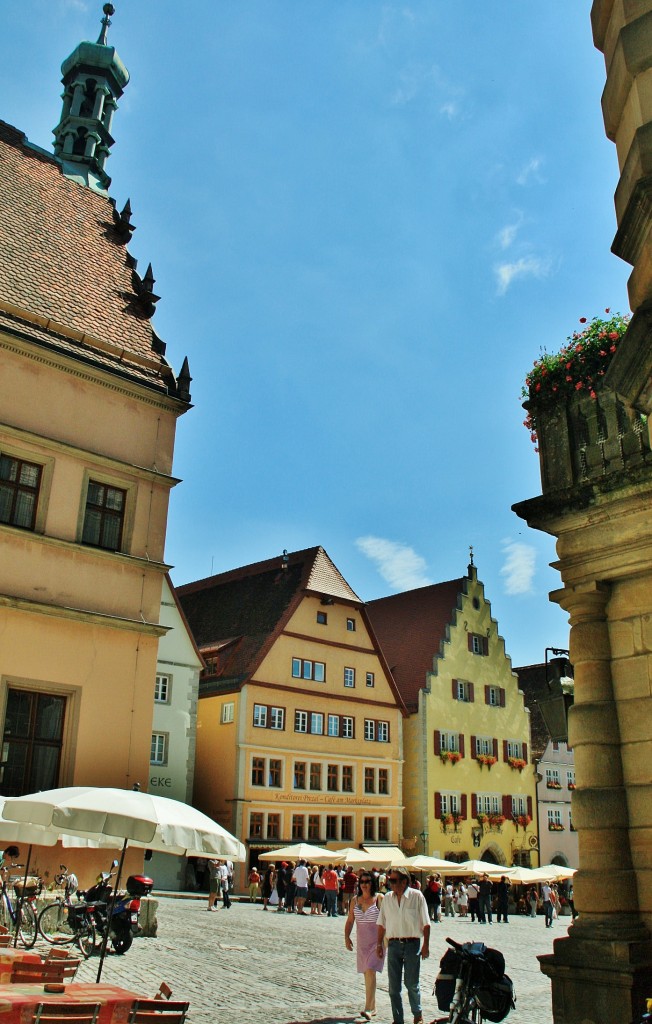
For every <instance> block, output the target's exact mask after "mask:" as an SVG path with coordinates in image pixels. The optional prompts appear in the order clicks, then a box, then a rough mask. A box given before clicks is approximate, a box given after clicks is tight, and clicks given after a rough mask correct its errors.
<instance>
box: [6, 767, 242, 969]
mask: <svg viewBox="0 0 652 1024" xmlns="http://www.w3.org/2000/svg"><path fill="white" fill-rule="evenodd" d="M2 816H3V818H4V819H6V820H8V821H17V822H23V823H26V824H28V825H41V826H43V827H45V828H51V829H53V830H55V831H59V832H61V833H64V834H69V835H73V836H80V837H81V838H83V839H86V840H91V841H93V840H95V839H96V837H109V839H114V840H115V846H116V848H118V847H120V845H122V854H121V857H120V865H119V867H118V873H117V877H116V882H115V887H114V890H113V902H112V904H111V907H110V909H109V920H110V918H111V914H112V912H113V907H114V905H115V899H116V895H117V892H118V887H119V884H120V875H121V872H122V865H123V863H124V858H125V853H126V850H127V845H128V844H129V843H130V844H131V845H132V846H137V847H139V848H141V849H143V848H144V849H150V850H156V851H160V852H162V853H173V854H181V855H184V854H185V855H186V856H195V857H200V856H209V857H220V858H223V859H227V860H232V861H243V860H245V858H246V852H245V848H244V846H243V845H242V843H241V842H239V841H238V840H237V839H236V838H235V836H232V835H231V833H230V832H227V831H226V829H224V828H222V826H221V825H218V824H217V822H215V821H213V820H212V819H211V818H209V817H207V815H205V814H202V812H201V811H198V810H196V809H195V808H194V807H190V806H189V805H188V804H184V803H181V802H180V801H179V800H171V799H169V797H164V796H156V795H153V794H151V793H141V792H140V791H139V790H132V789H110V788H108V787H107V788H102V787H96V786H70V787H68V788H64V789H51V790H45V791H44V792H42V793H28V794H27V795H26V796H18V797H9V798H7V799H6V800H5V804H4V807H3V809H2ZM55 842H56V840H55ZM107 941H108V928H107V931H106V934H105V936H104V942H103V944H102V952H101V956H100V964H99V969H98V972H97V981H98V982H99V980H100V978H101V976H102V966H103V964H104V957H105V955H106V945H107Z"/></svg>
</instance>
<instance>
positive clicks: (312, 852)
mask: <svg viewBox="0 0 652 1024" xmlns="http://www.w3.org/2000/svg"><path fill="white" fill-rule="evenodd" d="M317 857H321V858H322V860H321V862H320V863H322V864H323V863H326V864H332V863H333V860H332V857H333V854H332V853H331V852H330V851H329V850H326V849H324V847H323V846H312V845H311V844H310V843H295V844H294V845H293V846H282V847H281V849H280V850H268V851H267V853H261V854H260V856H259V857H258V860H309V861H313V862H315V860H316V858H317ZM324 857H325V858H326V860H325V861H324V860H323V858H324Z"/></svg>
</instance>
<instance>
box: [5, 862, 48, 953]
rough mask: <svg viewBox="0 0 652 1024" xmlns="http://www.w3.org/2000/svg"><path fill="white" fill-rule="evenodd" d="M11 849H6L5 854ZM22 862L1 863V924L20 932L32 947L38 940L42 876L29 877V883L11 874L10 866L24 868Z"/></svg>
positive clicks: (26, 944) (28, 945)
mask: <svg viewBox="0 0 652 1024" xmlns="http://www.w3.org/2000/svg"><path fill="white" fill-rule="evenodd" d="M10 850H11V847H9V850H5V854H6V853H8V852H9V851H10ZM22 867H23V865H22V864H15V863H13V861H12V862H11V863H10V864H9V865H7V864H5V863H4V861H3V862H1V863H0V879H1V880H2V886H1V887H0V924H2V925H3V927H5V928H7V929H8V930H9V931H11V932H14V934H16V933H17V934H18V938H19V939H20V941H21V943H22V944H23V946H24V947H25V949H31V948H32V946H33V945H34V943H35V942H36V936H37V935H38V928H37V923H36V897H37V896H38V894H39V893H40V891H41V880H40V878H28V880H27V885H24V879H23V878H21V876H20V875H13V876H11V877H10V876H9V869H10V868H22ZM8 884H9V885H13V887H14V894H15V897H16V901H17V902H16V905H15V906H14V904H13V903H12V902H11V896H10V895H9V888H8ZM21 895H22V902H21Z"/></svg>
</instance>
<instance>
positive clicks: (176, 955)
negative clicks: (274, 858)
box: [42, 897, 570, 1024]
mask: <svg viewBox="0 0 652 1024" xmlns="http://www.w3.org/2000/svg"><path fill="white" fill-rule="evenodd" d="M569 921H570V918H565V917H564V918H561V919H560V920H559V921H555V922H554V925H553V927H552V928H550V929H546V928H545V926H544V921H543V917H537V918H525V917H513V918H510V922H509V924H508V925H504V924H500V925H498V924H496V923H495V922H494V924H493V925H492V926H491V927H490V926H489V925H483V926H478V925H477V924H476V925H471V923H470V921H469V920H468V919H467V920H462V919H460V918H456V919H448V920H446V919H445V920H444V921H443V922H442V923H441V924H439V925H434V926H433V928H432V932H431V956H430V959H429V960H427V961H425V963H424V965H423V967H422V973H421V979H422V986H421V988H422V1002H423V1011H424V1020H426V1021H431V1020H432V1019H433V1018H435V1017H441V1016H442V1014H441V1012H440V1011H439V1010H438V1009H437V1004H436V1001H435V998H434V996H433V995H432V988H433V984H434V979H435V975H436V974H437V970H438V967H439V959H440V957H441V955H442V953H443V952H444V949H445V948H446V941H445V940H446V936H447V935H450V936H451V937H452V938H454V939H457V940H458V941H460V942H466V941H482V942H485V943H486V944H487V945H488V946H495V947H496V948H498V949H500V950H501V951H502V953H503V954H504V956H505V961H506V966H507V973H508V974H509V975H510V977H511V978H512V981H513V982H514V985H515V988H516V996H517V1003H516V1010H515V1011H513V1012H512V1013H511V1015H510V1016H509V1018H508V1021H509V1022H510V1024H551V1022H552V1011H551V1001H550V983H549V981H548V980H547V978H545V977H544V976H543V975H542V974H541V972H540V970H539V964H538V961H537V960H536V956H537V954H540V953H548V952H551V951H552V942H553V939H555V938H557V937H560V936H561V935H564V934H566V929H567V926H568V923H569ZM343 929H344V918H343V917H338V918H335V919H333V918H327V917H310V916H306V918H305V920H303V921H301V920H300V918H299V917H298V916H297V915H295V914H279V913H276V911H269V912H267V913H264V912H263V910H262V907H261V905H260V904H258V905H251V904H248V903H234V904H233V906H232V908H231V909H230V910H219V911H218V912H217V913H211V914H209V913H208V912H207V910H206V903H205V900H204V899H202V900H197V899H178V898H170V897H163V898H160V902H159V909H158V937H157V938H155V939H153V938H149V939H145V938H139V939H136V940H135V941H134V944H133V946H132V947H131V949H130V950H129V952H128V953H126V954H125V955H124V956H115V955H110V956H109V957H107V960H106V962H105V965H104V969H103V974H102V980H103V981H105V982H107V983H114V984H118V985H122V986H124V987H126V988H130V989H132V990H134V991H136V992H139V993H143V994H144V995H150V996H151V995H153V994H154V993H155V991H156V990H157V988H158V986H159V983H160V982H161V981H166V982H167V983H168V984H169V985H170V986H171V988H172V989H173V992H174V998H177V999H188V1000H189V1001H190V1014H189V1021H190V1022H191V1024H222V1022H224V1024H226V1022H227V1021H228V1022H231V1021H233V1020H238V1019H240V1020H244V1019H246V1020H247V1021H249V1022H251V1021H253V1022H255V1024H258V1022H260V1024H290V1022H296V1021H299V1022H311V1024H340V1022H342V1024H351V1022H352V1021H353V1019H354V1018H355V1017H356V1016H357V1015H358V1012H359V1010H360V1009H361V1008H362V1007H363V1006H364V995H363V993H364V983H363V979H362V976H358V974H357V973H356V968H355V953H349V952H347V950H346V949H345V947H344V938H343ZM354 937H355V936H354ZM43 948H45V944H43V946H42V949H43ZM96 974H97V959H96V958H94V957H93V958H91V959H90V960H88V961H86V962H85V963H82V965H81V968H80V970H79V972H78V974H77V980H78V981H94V980H95V977H96ZM405 1005H406V1021H411V1015H410V1012H409V1005H408V1004H407V998H406V999H405ZM377 1009H378V1022H379V1024H390V1022H391V1019H392V1015H391V1010H390V1004H389V997H388V995H387V974H386V972H384V973H383V974H381V975H380V976H379V986H378V999H377Z"/></svg>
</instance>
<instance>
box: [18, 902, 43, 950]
mask: <svg viewBox="0 0 652 1024" xmlns="http://www.w3.org/2000/svg"><path fill="white" fill-rule="evenodd" d="M18 934H19V936H20V941H21V942H22V944H23V946H24V947H25V949H31V948H32V946H33V945H34V943H35V942H36V936H37V934H38V925H37V923H36V914H35V913H34V907H33V906H32V905H31V903H23V905H22V907H21V908H20V918H19V926H18Z"/></svg>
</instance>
